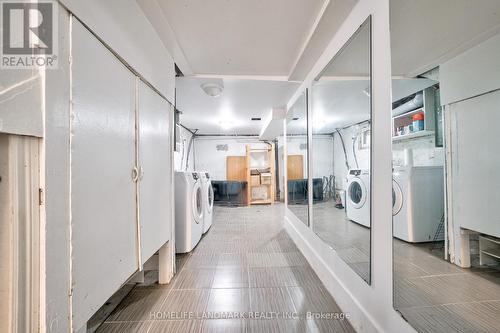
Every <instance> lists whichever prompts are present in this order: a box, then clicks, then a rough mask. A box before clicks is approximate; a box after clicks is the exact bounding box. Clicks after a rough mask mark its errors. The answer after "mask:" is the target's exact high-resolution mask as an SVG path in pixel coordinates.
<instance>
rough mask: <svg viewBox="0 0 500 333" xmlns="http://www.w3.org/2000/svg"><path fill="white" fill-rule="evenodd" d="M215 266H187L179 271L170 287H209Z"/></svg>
mask: <svg viewBox="0 0 500 333" xmlns="http://www.w3.org/2000/svg"><path fill="white" fill-rule="evenodd" d="M214 275H215V268H197V269H195V268H187V267H185V268H184V269H182V270H181V271H180V273H179V274H178V276H177V277H176V279H175V281H174V283H173V286H172V289H202V288H210V287H211V286H212V282H213V280H214Z"/></svg>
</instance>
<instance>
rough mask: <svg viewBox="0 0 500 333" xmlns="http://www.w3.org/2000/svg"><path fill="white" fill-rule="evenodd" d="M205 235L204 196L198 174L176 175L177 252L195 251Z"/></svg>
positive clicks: (179, 173) (183, 173) (185, 173)
mask: <svg viewBox="0 0 500 333" xmlns="http://www.w3.org/2000/svg"><path fill="white" fill-rule="evenodd" d="M202 233H203V195H202V189H201V179H200V176H199V175H198V174H197V173H196V172H176V173H175V251H176V252H177V253H186V252H190V251H191V250H193V249H194V247H195V246H196V245H197V244H198V242H199V241H200V239H201V235H202Z"/></svg>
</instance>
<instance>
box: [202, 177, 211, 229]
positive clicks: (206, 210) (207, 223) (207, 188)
mask: <svg viewBox="0 0 500 333" xmlns="http://www.w3.org/2000/svg"><path fill="white" fill-rule="evenodd" d="M199 174H200V177H201V191H202V195H203V233H206V232H207V231H208V229H210V227H211V226H212V216H213V214H212V212H213V209H214V189H213V187H212V182H211V181H210V175H209V174H208V172H199Z"/></svg>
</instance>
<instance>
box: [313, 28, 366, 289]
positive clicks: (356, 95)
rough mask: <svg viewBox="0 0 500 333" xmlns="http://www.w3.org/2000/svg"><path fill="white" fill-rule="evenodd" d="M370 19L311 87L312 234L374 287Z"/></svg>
mask: <svg viewBox="0 0 500 333" xmlns="http://www.w3.org/2000/svg"><path fill="white" fill-rule="evenodd" d="M370 29H371V28H370V19H367V20H366V21H365V23H364V24H363V25H362V26H361V27H360V28H359V29H358V31H357V32H356V33H355V34H354V36H353V37H352V38H351V39H350V40H349V41H348V42H347V43H346V45H345V46H344V47H343V48H342V50H341V51H340V52H339V53H338V54H337V55H336V56H335V57H334V58H333V60H332V61H331V62H330V63H329V65H328V66H327V67H326V68H325V69H324V70H323V72H322V73H321V75H320V76H319V77H318V78H317V80H316V81H315V82H314V83H313V86H312V128H313V133H312V174H313V179H312V188H313V190H312V192H313V193H312V195H313V211H312V217H313V223H312V226H313V230H314V232H315V233H316V234H317V235H318V236H319V237H320V238H321V239H322V240H323V241H324V242H326V243H327V244H328V245H329V246H330V247H331V248H332V249H333V250H335V251H336V252H337V253H338V255H339V256H340V257H341V258H342V259H343V260H344V261H345V262H346V263H347V264H348V265H349V266H350V267H351V268H352V269H353V270H354V271H355V272H356V273H358V274H359V275H360V276H361V277H362V278H363V279H364V280H365V281H367V282H368V283H370V215H371V214H370V183H371V176H370V155H371V153H370V152H371V147H370V143H371V60H370V59H371V56H370V50H371V47H370V40H371V30H370Z"/></svg>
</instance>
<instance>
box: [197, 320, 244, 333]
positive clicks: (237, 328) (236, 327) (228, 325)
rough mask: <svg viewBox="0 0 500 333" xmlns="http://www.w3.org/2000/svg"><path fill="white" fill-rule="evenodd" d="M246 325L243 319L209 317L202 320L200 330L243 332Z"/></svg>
mask: <svg viewBox="0 0 500 333" xmlns="http://www.w3.org/2000/svg"><path fill="white" fill-rule="evenodd" d="M246 326H247V324H246V320H244V319H219V320H212V319H209V320H204V321H203V324H202V328H201V331H202V332H203V333H245V332H246V328H247V327H246Z"/></svg>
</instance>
